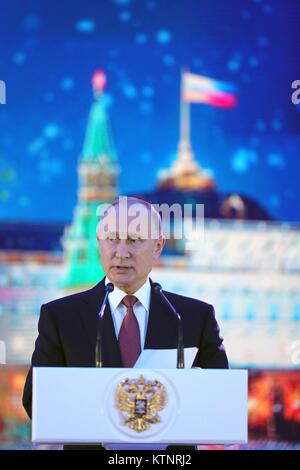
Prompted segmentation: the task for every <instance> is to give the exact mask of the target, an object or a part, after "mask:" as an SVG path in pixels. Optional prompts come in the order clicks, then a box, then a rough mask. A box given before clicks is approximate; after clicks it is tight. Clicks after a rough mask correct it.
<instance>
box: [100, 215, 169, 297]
mask: <svg viewBox="0 0 300 470" xmlns="http://www.w3.org/2000/svg"><path fill="white" fill-rule="evenodd" d="M128 213H130V208H129V209H128V211H127V209H126V212H124V210H123V209H122V207H121V206H115V207H112V208H110V209H109V210H108V212H107V215H106V216H105V217H104V218H103V219H102V220H101V223H100V226H99V230H98V234H97V239H98V246H99V252H100V257H101V261H102V266H103V269H104V271H105V273H106V275H107V277H108V278H109V279H110V281H111V282H112V283H113V284H114V285H116V286H117V287H119V288H120V289H122V290H124V291H125V292H127V293H128V294H130V293H134V292H136V291H137V290H138V289H139V288H140V287H141V286H142V285H143V284H144V282H145V281H146V279H147V276H148V274H149V273H150V271H151V269H152V266H153V264H154V262H155V260H157V259H158V257H159V256H160V253H161V251H162V249H163V247H164V244H165V238H164V237H163V236H162V235H159V233H154V234H153V233H152V235H151V227H153V224H154V225H155V226H156V227H157V220H155V219H156V215H153V214H151V215H150V211H149V210H148V209H147V208H146V211H143V213H141V214H139V216H138V219H137V217H132V216H130V215H127V214H128ZM137 222H138V223H137Z"/></svg>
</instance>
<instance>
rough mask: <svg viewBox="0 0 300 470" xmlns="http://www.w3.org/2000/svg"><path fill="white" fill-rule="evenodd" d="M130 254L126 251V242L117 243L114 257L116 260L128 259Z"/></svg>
mask: <svg viewBox="0 0 300 470" xmlns="http://www.w3.org/2000/svg"><path fill="white" fill-rule="evenodd" d="M129 256H130V253H129V250H128V245H127V243H126V240H119V243H118V244H117V249H116V257H117V258H129Z"/></svg>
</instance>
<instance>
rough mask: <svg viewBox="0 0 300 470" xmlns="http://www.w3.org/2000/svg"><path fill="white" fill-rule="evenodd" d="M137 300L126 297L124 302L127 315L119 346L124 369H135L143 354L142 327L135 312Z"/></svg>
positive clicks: (130, 296)
mask: <svg viewBox="0 0 300 470" xmlns="http://www.w3.org/2000/svg"><path fill="white" fill-rule="evenodd" d="M136 301H137V298H136V297H135V296H134V295H126V296H125V297H124V299H123V300H122V302H123V304H124V305H126V307H127V313H126V315H125V317H124V320H123V322H122V325H121V329H120V333H119V346H120V352H121V356H122V362H123V367H133V366H134V364H135V363H136V361H137V358H138V357H139V355H140V354H141V337H140V327H139V324H138V321H137V319H136V316H135V314H134V311H133V306H134V304H135V302H136Z"/></svg>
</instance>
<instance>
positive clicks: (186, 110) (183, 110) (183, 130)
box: [179, 68, 190, 148]
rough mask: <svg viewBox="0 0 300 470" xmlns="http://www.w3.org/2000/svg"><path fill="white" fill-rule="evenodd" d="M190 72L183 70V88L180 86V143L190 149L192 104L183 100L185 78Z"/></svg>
mask: <svg viewBox="0 0 300 470" xmlns="http://www.w3.org/2000/svg"><path fill="white" fill-rule="evenodd" d="M187 71H188V70H187V69H186V68H184V69H182V70H181V86H180V141H179V144H180V145H181V146H184V147H187V148H189V147H190V104H189V103H188V102H187V101H184V99H183V89H184V86H183V76H184V73H185V72H187Z"/></svg>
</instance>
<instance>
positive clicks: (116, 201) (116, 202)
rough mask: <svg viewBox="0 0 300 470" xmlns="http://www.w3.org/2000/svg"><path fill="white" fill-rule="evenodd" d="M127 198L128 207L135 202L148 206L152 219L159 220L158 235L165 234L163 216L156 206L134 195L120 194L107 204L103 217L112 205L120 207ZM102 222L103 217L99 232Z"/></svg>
mask: <svg viewBox="0 0 300 470" xmlns="http://www.w3.org/2000/svg"><path fill="white" fill-rule="evenodd" d="M125 199H126V205H127V208H129V207H130V206H133V205H135V204H140V205H142V206H144V207H146V208H147V210H148V212H149V213H150V215H151V219H152V220H155V221H157V223H158V237H161V236H162V235H163V230H162V221H161V216H160V214H159V212H158V211H157V210H156V209H155V207H154V206H153V205H152V204H151V203H150V202H148V201H145V200H144V199H139V198H137V197H134V196H118V197H117V198H116V199H114V200H113V201H112V202H111V203H110V204H109V205H107V207H106V208H105V211H104V214H103V217H105V215H107V214H108V211H109V210H110V209H111V208H112V207H118V206H120V204H121V203H122V202H123V201H124V202H125ZM100 223H101V219H100V221H99V223H98V225H97V232H98V231H99V226H100Z"/></svg>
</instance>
